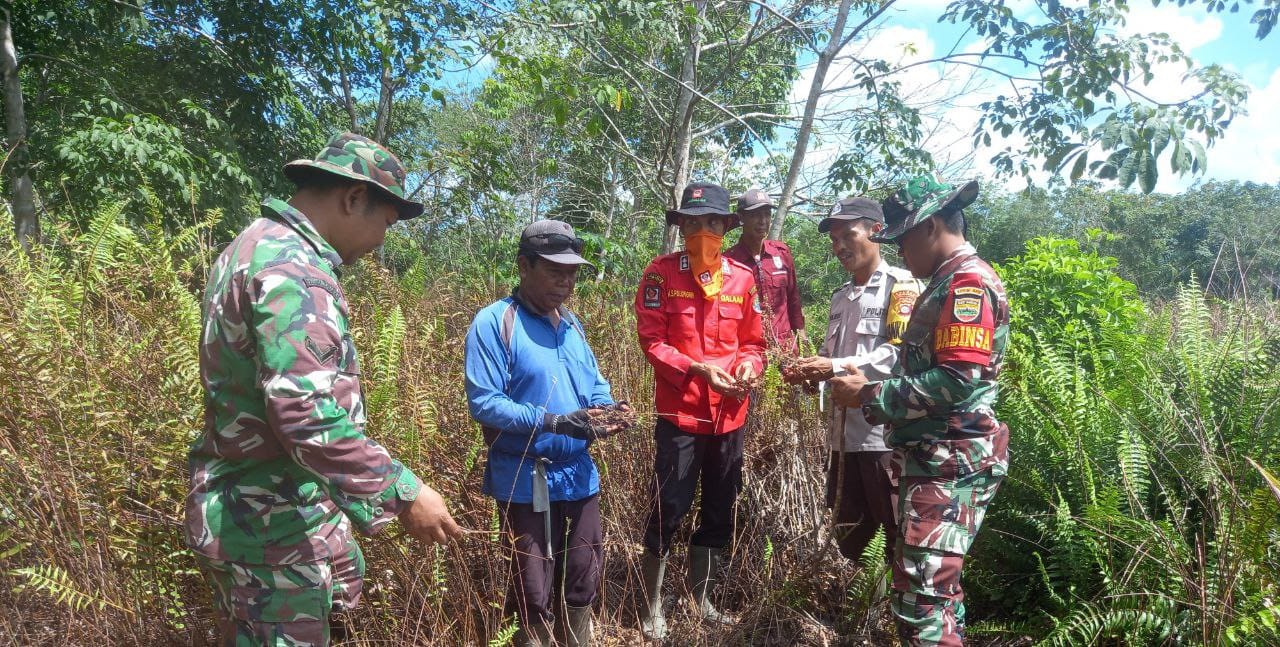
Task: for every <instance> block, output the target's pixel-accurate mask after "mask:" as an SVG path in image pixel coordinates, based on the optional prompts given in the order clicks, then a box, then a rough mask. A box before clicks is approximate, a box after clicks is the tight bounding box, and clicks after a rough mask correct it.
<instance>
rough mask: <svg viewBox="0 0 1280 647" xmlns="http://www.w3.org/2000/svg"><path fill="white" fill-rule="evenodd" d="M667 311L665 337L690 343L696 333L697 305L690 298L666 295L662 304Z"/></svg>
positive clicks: (673, 340) (696, 336)
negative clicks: (676, 297) (665, 299)
mask: <svg viewBox="0 0 1280 647" xmlns="http://www.w3.org/2000/svg"><path fill="white" fill-rule="evenodd" d="M662 309H663V311H664V312H666V313H667V339H668V340H669V341H672V342H677V343H684V344H688V343H692V342H694V341H696V340H697V338H698V335H697V331H698V306H697V304H695V303H694V302H693V300H692V299H673V298H671V297H667V302H666V303H665V304H663V308H662Z"/></svg>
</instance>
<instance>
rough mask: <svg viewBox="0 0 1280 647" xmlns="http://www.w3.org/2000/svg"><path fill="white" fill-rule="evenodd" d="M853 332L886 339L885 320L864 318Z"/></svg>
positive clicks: (872, 317) (874, 317)
mask: <svg viewBox="0 0 1280 647" xmlns="http://www.w3.org/2000/svg"><path fill="white" fill-rule="evenodd" d="M853 330H854V332H856V333H858V334H859V335H870V336H873V337H884V332H883V331H884V319H883V318H882V317H876V316H869V317H863V318H861V319H859V320H858V323H857V324H856V325H855V326H854V328H853Z"/></svg>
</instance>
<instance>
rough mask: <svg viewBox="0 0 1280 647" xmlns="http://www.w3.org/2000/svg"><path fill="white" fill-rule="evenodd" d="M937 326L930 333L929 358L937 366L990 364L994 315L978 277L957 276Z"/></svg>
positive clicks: (987, 295)
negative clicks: (954, 363) (930, 347)
mask: <svg viewBox="0 0 1280 647" xmlns="http://www.w3.org/2000/svg"><path fill="white" fill-rule="evenodd" d="M940 315H941V316H940V317H939V318H938V327H937V328H935V329H934V331H933V355H934V359H935V360H936V361H937V362H938V363H939V364H941V363H943V362H969V363H971V364H981V365H982V366H986V365H988V364H990V363H991V342H992V338H993V337H994V336H995V315H994V313H993V312H992V309H991V296H990V295H989V294H987V290H986V288H985V287H983V285H982V275H980V274H976V273H973V272H960V273H957V274H956V275H955V276H954V277H953V278H952V280H951V291H950V292H949V293H948V294H947V300H946V302H945V303H944V304H943V305H942V311H941V313H940Z"/></svg>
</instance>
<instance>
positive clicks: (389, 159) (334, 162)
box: [284, 133, 424, 220]
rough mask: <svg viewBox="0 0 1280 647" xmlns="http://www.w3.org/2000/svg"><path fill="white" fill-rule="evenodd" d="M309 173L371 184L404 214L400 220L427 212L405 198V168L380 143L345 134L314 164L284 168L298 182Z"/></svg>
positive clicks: (292, 164)
mask: <svg viewBox="0 0 1280 647" xmlns="http://www.w3.org/2000/svg"><path fill="white" fill-rule="evenodd" d="M306 169H319V170H321V171H325V172H328V173H333V174H334V175H340V176H342V177H345V178H349V179H352V180H359V181H361V182H367V183H368V184H369V186H371V187H373V188H374V189H377V190H378V191H379V192H380V193H381V194H382V195H383V196H384V197H386V198H389V199H390V200H391V202H393V203H394V204H395V205H396V206H397V208H398V209H399V211H400V220H408V219H410V218H417V217H418V216H420V215H422V210H423V209H424V207H423V205H422V203H421V202H414V201H413V200H410V199H408V198H406V197H405V194H404V177H405V171H404V165H403V164H401V163H400V160H399V159H398V158H396V156H395V155H392V154H391V151H389V150H387V149H386V148H384V147H383V146H382V145H381V144H379V143H378V142H375V141H373V140H372V139H369V138H367V137H361V136H360V135H357V134H355V133H342V134H341V135H338V136H337V137H334V138H333V139H330V140H329V143H328V144H326V145H325V147H324V148H322V149H321V150H320V152H319V153H317V154H316V158H315V159H314V160H294V161H292V162H289V163H288V164H285V165H284V174H285V176H286V177H288V178H289V179H290V180H293V181H294V182H297V181H298V178H299V177H301V176H302V174H303V173H306V172H307V170H306Z"/></svg>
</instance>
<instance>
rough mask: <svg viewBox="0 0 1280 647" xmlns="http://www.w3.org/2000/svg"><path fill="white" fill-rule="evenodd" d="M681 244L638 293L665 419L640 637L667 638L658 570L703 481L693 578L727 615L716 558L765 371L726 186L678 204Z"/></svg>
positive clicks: (704, 603)
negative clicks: (730, 245) (726, 251)
mask: <svg viewBox="0 0 1280 647" xmlns="http://www.w3.org/2000/svg"><path fill="white" fill-rule="evenodd" d="M667 223H668V224H673V225H679V227H680V233H681V234H682V235H683V236H684V241H685V251H683V252H677V253H674V254H666V255H664V256H659V257H658V258H655V259H654V260H653V262H652V263H650V264H649V267H648V268H646V269H645V271H644V277H643V278H642V279H641V280H640V287H639V289H638V290H637V291H636V301H635V308H636V328H637V330H638V333H639V337H640V348H641V349H642V350H643V351H644V354H645V357H646V358H647V359H648V360H649V363H650V364H652V365H653V373H654V377H655V379H656V382H657V384H656V385H655V388H654V399H655V401H656V406H657V411H658V422H657V425H656V427H655V429H654V434H653V435H654V444H655V449H656V457H655V460H654V472H655V478H654V492H653V499H652V500H653V503H652V508H651V509H650V511H649V522H648V526H647V528H646V529H645V535H644V545H645V556H644V585H645V602H646V604H647V607H648V608H647V609H646V611H645V614H644V618H643V619H642V621H641V629H642V631H643V632H644V634H645V636H647V637H648V638H650V639H652V640H661V639H662V638H663V637H665V636H666V631H667V629H666V619H665V618H664V616H663V613H662V593H661V589H662V578H663V574H664V573H665V571H666V564H667V554H668V552H669V551H670V549H671V538H672V536H673V535H674V534H675V531H676V528H677V527H678V526H679V525H680V521H681V519H683V518H684V515H685V513H687V512H688V511H689V508H690V507H691V506H692V505H693V494H694V491H695V490H696V489H697V487H698V483H699V482H701V484H702V501H701V513H700V515H699V519H698V529H697V531H696V532H694V534H693V538H692V542H691V544H692V545H691V546H690V547H689V586H690V589H691V591H692V592H693V595H694V599H695V600H696V602H697V604H698V613H699V615H700V616H701V617H702V618H704V619H707V620H712V621H716V622H725V623H727V622H732V620H731V619H730V618H729V617H728V616H726V615H724V614H721V613H720V612H719V611H717V610H716V608H715V607H714V606H713V605H712V604H711V599H710V596H711V594H712V592H713V591H714V590H715V585H716V580H717V563H718V561H719V560H720V558H721V556H722V554H723V553H724V549H725V547H727V546H728V545H729V542H730V540H731V539H732V538H733V525H734V514H733V508H734V504H735V502H736V500H737V498H738V491H739V490H740V489H741V487H742V429H743V427H744V426H745V424H746V421H747V399H748V398H747V393H748V390H749V389H750V387H751V385H752V383H753V382H754V381H755V379H756V377H757V376H758V375H760V374H761V373H762V372H763V370H764V337H763V335H762V332H761V323H760V302H759V295H758V294H757V291H756V281H755V277H754V276H753V273H752V271H751V270H750V269H749V268H748V267H747V266H745V265H743V264H742V263H739V262H738V261H735V260H733V259H731V258H728V257H726V256H722V255H721V254H720V245H721V242H722V241H723V239H724V234H725V232H726V231H727V230H729V229H732V228H734V227H736V226H738V224H739V223H738V220H737V218H736V217H735V216H733V215H732V214H731V213H730V212H729V194H728V193H727V192H726V191H725V190H724V189H723V188H721V187H720V186H717V185H715V184H710V183H703V182H694V183H692V184H690V185H689V186H687V187H685V189H684V194H683V195H682V196H681V199H680V208H679V209H675V210H673V211H668V212H667Z"/></svg>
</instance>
